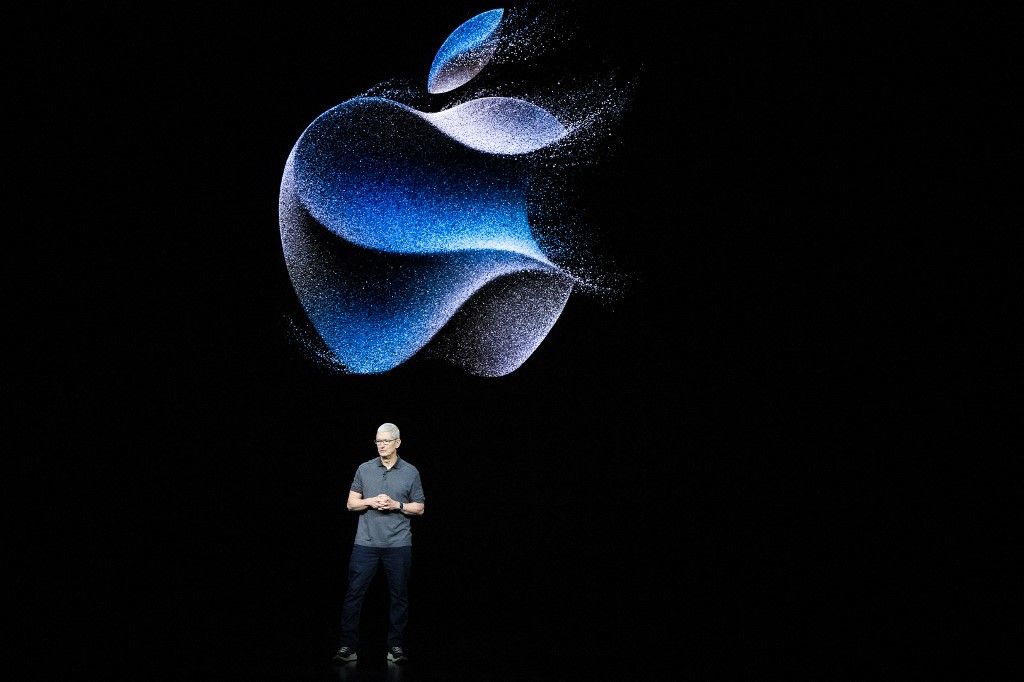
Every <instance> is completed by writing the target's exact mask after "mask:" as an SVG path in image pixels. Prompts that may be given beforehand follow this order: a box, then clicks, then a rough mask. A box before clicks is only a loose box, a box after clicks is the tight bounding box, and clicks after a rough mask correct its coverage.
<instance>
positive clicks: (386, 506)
mask: <svg viewBox="0 0 1024 682" xmlns="http://www.w3.org/2000/svg"><path fill="white" fill-rule="evenodd" d="M374 440H375V443H376V446H377V455H378V456H377V457H374V458H373V459H371V460H368V461H366V462H363V463H362V464H360V465H359V468H357V469H356V475H355V478H354V479H353V480H352V486H351V489H350V490H349V493H348V509H349V511H354V512H357V513H358V514H359V515H360V516H359V527H358V528H357V529H356V537H355V541H354V542H353V544H352V556H351V558H350V559H349V564H348V590H347V591H346V593H345V601H344V602H343V604H342V609H341V648H340V649H338V653H336V654H335V655H334V660H335V661H340V662H346V663H347V662H349V661H354V660H356V648H357V646H358V645H359V615H360V612H361V610H362V606H363V598H364V597H365V596H366V590H367V588H369V586H370V581H371V580H373V577H374V576H375V575H376V574H377V568H378V566H384V573H385V575H386V576H387V579H388V592H389V594H390V611H389V614H388V623H389V626H388V660H389V661H391V662H394V663H404V662H406V661H407V660H408V658H407V656H406V653H405V628H406V625H407V624H408V622H409V589H408V588H409V571H410V568H411V566H412V523H411V521H410V517H411V516H422V515H423V512H424V497H423V485H422V483H421V482H420V472H419V470H418V469H416V467H414V466H413V465H412V464H410V463H409V462H407V461H405V460H404V459H402V458H400V457H399V456H398V448H399V446H400V445H401V444H402V439H401V437H400V434H399V431H398V427H397V426H395V425H394V424H391V423H386V424H381V425H380V427H379V428H378V429H377V436H376V438H375V439H374Z"/></svg>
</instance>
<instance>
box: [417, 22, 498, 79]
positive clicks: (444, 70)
mask: <svg viewBox="0 0 1024 682" xmlns="http://www.w3.org/2000/svg"><path fill="white" fill-rule="evenodd" d="M504 14H505V10H503V9H492V10H490V11H487V12H483V13H481V14H478V15H476V16H475V17H473V18H472V19H469V20H468V21H466V22H464V23H463V24H462V25H460V26H459V27H458V28H457V29H455V30H454V31H452V33H451V35H449V36H448V39H447V40H445V41H444V44H442V45H441V49H440V50H438V52H437V56H435V57H434V63H433V64H431V66H430V74H429V75H428V76H427V91H428V92H429V93H430V94H432V95H436V94H440V93H442V92H450V91H451V90H454V89H455V88H457V87H459V86H460V85H464V84H465V83H468V82H469V81H470V80H472V78H473V77H474V76H476V75H477V74H478V73H480V72H481V71H482V70H483V68H484V67H485V66H487V62H489V61H491V57H493V56H494V51H495V49H496V48H497V46H498V43H497V40H496V34H497V28H498V24H499V23H501V17H502V16H503V15H504Z"/></svg>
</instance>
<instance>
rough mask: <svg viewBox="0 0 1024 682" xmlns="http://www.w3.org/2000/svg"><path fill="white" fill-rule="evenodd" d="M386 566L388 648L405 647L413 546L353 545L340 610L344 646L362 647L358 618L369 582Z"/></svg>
mask: <svg viewBox="0 0 1024 682" xmlns="http://www.w3.org/2000/svg"><path fill="white" fill-rule="evenodd" d="M381 565H383V566H384V574H385V575H386V576H387V579H388V593H389V594H390V596H391V609H390V612H389V614H388V646H389V647H393V646H404V644H405V643H404V639H405V626H406V625H407V624H408V623H409V570H410V568H411V567H412V546H411V545H407V546H405V547H365V546H363V545H352V557H351V558H350V559H349V562H348V590H347V591H346V592H345V601H344V602H342V606H341V644H342V646H346V645H347V646H351V647H355V646H357V645H358V644H359V615H360V613H361V612H362V609H363V598H364V597H365V596H366V590H367V589H369V587H370V581H372V580H373V577H374V576H375V575H377V567H378V566H381Z"/></svg>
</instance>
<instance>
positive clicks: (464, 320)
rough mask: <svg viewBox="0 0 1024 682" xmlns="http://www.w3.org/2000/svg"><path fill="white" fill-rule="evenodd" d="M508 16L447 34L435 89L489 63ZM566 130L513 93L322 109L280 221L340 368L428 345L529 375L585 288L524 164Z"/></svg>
mask: <svg viewBox="0 0 1024 682" xmlns="http://www.w3.org/2000/svg"><path fill="white" fill-rule="evenodd" d="M504 19H506V14H505V10H503V9H494V10H490V11H487V12H484V13H482V14H479V15H477V16H474V17H473V18H471V19H469V20H468V21H466V22H464V23H463V24H462V25H460V26H459V27H458V28H457V29H456V30H455V31H454V32H452V33H451V35H450V36H449V37H448V38H447V40H445V41H444V43H443V45H442V46H441V48H440V50H439V51H438V53H437V56H436V57H435V59H434V62H433V64H432V65H431V68H430V71H429V75H428V78H427V93H429V95H428V96H434V95H441V94H443V93H448V92H451V91H455V90H456V89H458V88H461V87H462V86H464V85H465V84H466V83H467V82H469V81H471V80H472V79H473V78H474V77H475V76H477V75H478V74H479V73H480V72H481V71H482V70H483V69H484V68H485V67H486V66H487V65H488V63H489V62H490V61H491V60H492V58H493V57H494V55H495V53H496V51H497V50H498V49H499V48H500V46H501V39H502V27H503V20H504ZM568 134H569V130H568V129H567V128H566V126H565V125H563V123H562V122H560V121H559V119H558V118H557V117H556V116H555V115H553V114H552V113H550V112H549V111H548V110H546V109H545V108H544V107H541V106H538V105H537V104H534V103H532V102H530V101H527V100H525V99H520V98H516V97H495V96H488V97H476V98H473V99H469V100H468V101H464V102H462V103H460V104H456V105H454V106H449V107H447V108H444V109H441V110H440V111H436V112H429V111H422V110H420V109H417V108H415V107H413V106H410V105H408V104H406V103H403V102H401V101H398V99H396V98H393V97H384V96H359V97H355V98H352V99H349V100H347V101H344V102H342V103H341V104H338V105H337V106H334V107H333V108H331V109H329V110H328V111H325V112H324V113H323V114H321V115H320V116H318V117H317V118H316V119H315V120H314V121H313V122H312V123H311V124H310V125H309V126H308V127H307V128H306V129H305V131H303V133H302V134H301V135H300V136H299V138H298V140H297V141H296V142H295V145H294V146H293V148H292V150H291V152H290V154H289V156H288V159H287V162H286V164H285V168H284V173H283V176H282V180H281V189H280V197H279V216H280V230H281V242H282V247H283V252H284V256H285V264H286V267H287V270H288V275H289V279H290V281H291V283H292V286H293V288H294V290H295V292H296V295H297V297H298V300H299V303H300V304H301V306H302V309H303V311H304V313H305V315H306V316H307V318H308V321H309V323H310V324H311V326H312V328H313V329H315V331H316V334H317V335H318V336H319V339H321V340H322V341H323V346H324V347H325V348H326V349H328V351H329V353H330V355H331V356H332V358H331V360H332V364H333V365H334V366H335V367H337V368H338V369H339V370H341V371H343V372H345V373H351V374H375V373H382V372H387V371H389V370H391V369H394V368H395V367H397V366H398V365H400V364H402V363H404V362H406V361H407V360H410V359H411V358H413V357H415V356H417V355H419V354H426V355H429V356H431V357H441V358H444V359H445V360H447V361H449V362H451V363H453V364H455V365H456V366H458V367H460V368H462V369H463V370H465V371H466V372H468V373H471V374H474V375H478V376H488V377H496V376H502V375H506V374H509V373H511V372H513V371H515V370H516V369H518V368H519V367H520V366H521V365H522V364H523V363H524V362H525V361H526V360H527V359H528V358H529V357H530V355H531V354H532V353H533V352H534V351H535V350H536V349H537V348H538V346H539V345H540V344H541V342H542V341H543V340H544V338H545V337H546V336H547V334H548V332H549V331H550V330H551V328H552V327H553V325H554V324H555V322H556V321H557V320H558V318H559V316H560V314H561V313H562V311H563V309H564V307H565V305H566V302H567V301H568V299H569V295H570V293H571V292H572V291H573V289H574V287H576V286H578V285H579V284H580V283H581V282H582V280H581V278H580V277H579V276H576V275H574V274H571V273H570V272H569V271H567V270H566V269H564V268H563V267H561V266H560V265H559V264H558V263H557V262H555V261H554V260H553V259H552V257H551V256H549V255H548V254H546V253H545V250H544V249H543V248H542V247H541V244H540V243H539V242H538V240H537V239H536V238H535V235H534V232H533V230H532V229H531V224H530V220H529V210H528V204H529V200H530V192H531V180H532V179H531V174H530V165H529V164H524V163H523V160H524V159H526V158H528V157H530V155H531V154H535V153H538V152H539V151H543V150H545V149H549V148H551V147H553V146H555V145H557V144H558V143H559V142H560V141H562V140H564V139H565V138H566V137H567V135H568Z"/></svg>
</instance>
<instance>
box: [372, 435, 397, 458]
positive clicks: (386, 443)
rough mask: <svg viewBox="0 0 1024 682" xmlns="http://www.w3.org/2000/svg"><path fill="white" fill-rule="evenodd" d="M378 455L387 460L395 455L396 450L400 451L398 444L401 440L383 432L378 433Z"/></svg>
mask: <svg viewBox="0 0 1024 682" xmlns="http://www.w3.org/2000/svg"><path fill="white" fill-rule="evenodd" d="M375 440H376V441H377V454H378V455H380V456H381V457H383V458H385V459H387V458H388V457H391V456H392V455H394V454H395V450H397V449H398V444H399V443H401V440H400V439H398V438H394V437H393V436H392V435H391V434H390V433H384V432H382V431H378V432H377V437H376V438H375Z"/></svg>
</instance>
